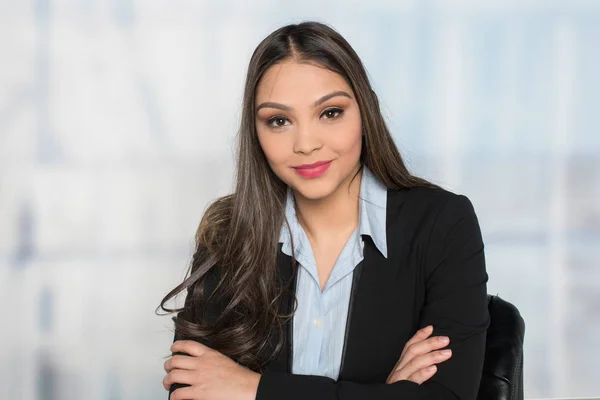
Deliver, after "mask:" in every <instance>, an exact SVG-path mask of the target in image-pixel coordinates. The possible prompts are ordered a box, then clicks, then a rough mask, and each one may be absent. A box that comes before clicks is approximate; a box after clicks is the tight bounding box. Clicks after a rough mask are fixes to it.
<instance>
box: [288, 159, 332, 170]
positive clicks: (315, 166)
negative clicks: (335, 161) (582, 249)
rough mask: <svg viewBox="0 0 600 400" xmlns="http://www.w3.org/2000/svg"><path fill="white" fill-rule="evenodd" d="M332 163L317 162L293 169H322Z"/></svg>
mask: <svg viewBox="0 0 600 400" xmlns="http://www.w3.org/2000/svg"><path fill="white" fill-rule="evenodd" d="M330 162H331V160H329V161H317V162H315V163H312V164H302V165H298V166H297V167H293V168H297V169H311V168H317V167H320V166H321V165H325V164H329V163H330Z"/></svg>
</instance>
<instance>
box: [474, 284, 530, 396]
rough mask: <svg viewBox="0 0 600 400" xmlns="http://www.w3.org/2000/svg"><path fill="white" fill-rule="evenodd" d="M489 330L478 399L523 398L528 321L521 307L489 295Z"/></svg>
mask: <svg viewBox="0 0 600 400" xmlns="http://www.w3.org/2000/svg"><path fill="white" fill-rule="evenodd" d="M488 309H489V312H490V326H489V328H488V331H487V339H486V345H485V359H484V362H483V373H482V376H481V383H480V385H479V394H478V395H477V399H478V400H523V339H524V337H525V321H524V320H523V317H521V314H520V313H519V310H517V308H516V307H515V306H514V305H512V304H511V303H509V302H507V301H506V300H503V299H501V298H500V297H498V296H491V295H488Z"/></svg>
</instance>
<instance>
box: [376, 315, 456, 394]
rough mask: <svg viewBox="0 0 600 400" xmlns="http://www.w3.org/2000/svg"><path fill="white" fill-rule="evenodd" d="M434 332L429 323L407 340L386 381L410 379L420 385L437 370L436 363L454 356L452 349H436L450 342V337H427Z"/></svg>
mask: <svg viewBox="0 0 600 400" xmlns="http://www.w3.org/2000/svg"><path fill="white" fill-rule="evenodd" d="M432 333H433V327H432V326H431V325H429V326H427V327H425V328H423V329H421V330H419V331H418V332H417V333H415V335H414V336H413V337H412V338H411V339H410V340H409V341H408V342H406V344H405V345H404V349H403V350H402V354H401V355H400V359H399V360H398V362H397V363H396V365H395V366H394V368H393V369H392V372H390V375H389V376H388V378H387V380H386V381H385V383H394V382H397V381H406V380H408V381H412V382H415V383H418V384H419V385H420V384H422V383H423V382H425V381H426V380H428V379H429V378H431V377H432V376H433V375H434V374H435V373H436V372H437V367H436V364H438V363H441V362H443V361H446V360H448V359H449V358H450V357H452V350H450V349H445V350H441V351H435V350H438V349H440V348H442V347H445V346H446V345H448V343H450V340H449V339H448V337H445V336H435V337H432V338H430V339H427V338H428V337H429V335H431V334H432Z"/></svg>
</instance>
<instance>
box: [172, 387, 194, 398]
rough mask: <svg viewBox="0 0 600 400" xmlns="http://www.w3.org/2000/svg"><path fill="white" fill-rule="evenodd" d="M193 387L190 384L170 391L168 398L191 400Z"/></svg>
mask: <svg viewBox="0 0 600 400" xmlns="http://www.w3.org/2000/svg"><path fill="white" fill-rule="evenodd" d="M194 390H195V389H194V388H193V387H191V386H186V387H182V388H177V389H175V390H174V391H173V393H171V396H170V397H169V400H191V399H194V398H195V397H194Z"/></svg>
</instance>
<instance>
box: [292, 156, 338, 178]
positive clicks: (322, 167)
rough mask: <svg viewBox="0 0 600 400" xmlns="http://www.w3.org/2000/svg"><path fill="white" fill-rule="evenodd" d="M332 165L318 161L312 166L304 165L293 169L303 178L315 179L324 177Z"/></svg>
mask: <svg viewBox="0 0 600 400" xmlns="http://www.w3.org/2000/svg"><path fill="white" fill-rule="evenodd" d="M330 165H331V160H330V161H317V162H315V163H312V164H303V165H299V166H297V167H293V169H294V171H296V173H297V174H298V175H300V176H301V177H303V178H308V179H314V178H318V177H320V176H321V175H323V174H324V173H325V172H326V171H327V170H328V169H329V166H330Z"/></svg>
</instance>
